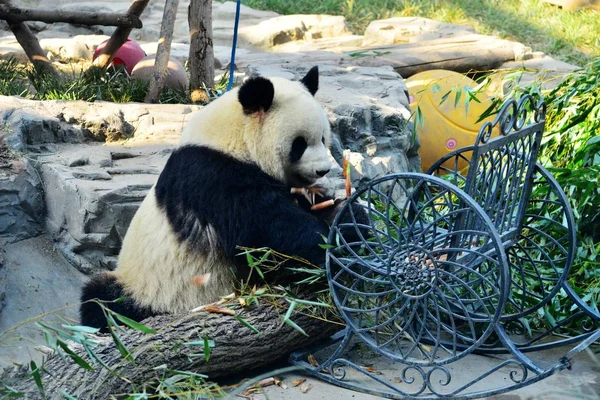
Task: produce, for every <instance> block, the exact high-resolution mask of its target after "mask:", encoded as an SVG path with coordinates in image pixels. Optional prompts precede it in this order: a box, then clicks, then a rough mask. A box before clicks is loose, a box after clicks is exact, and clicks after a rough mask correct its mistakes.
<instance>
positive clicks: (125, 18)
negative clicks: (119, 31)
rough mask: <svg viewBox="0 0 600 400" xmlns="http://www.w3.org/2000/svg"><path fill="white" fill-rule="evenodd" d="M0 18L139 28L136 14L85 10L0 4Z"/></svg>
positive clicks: (139, 23)
mask: <svg viewBox="0 0 600 400" xmlns="http://www.w3.org/2000/svg"><path fill="white" fill-rule="evenodd" d="M0 19H5V20H8V19H10V20H11V21H13V22H25V21H41V22H45V23H47V24H53V23H55V22H66V23H69V24H81V25H88V26H89V25H104V26H123V27H131V28H138V29H139V28H141V27H142V21H141V20H140V18H139V17H138V16H135V15H131V14H117V13H91V12H85V11H64V10H36V9H31V8H20V7H15V6H12V5H6V4H0Z"/></svg>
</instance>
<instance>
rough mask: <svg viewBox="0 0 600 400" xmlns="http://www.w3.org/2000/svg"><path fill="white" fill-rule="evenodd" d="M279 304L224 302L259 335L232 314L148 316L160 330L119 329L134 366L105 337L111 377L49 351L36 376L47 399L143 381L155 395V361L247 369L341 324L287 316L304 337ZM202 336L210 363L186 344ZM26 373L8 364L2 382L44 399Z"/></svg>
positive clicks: (225, 370) (117, 390)
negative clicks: (207, 344)
mask: <svg viewBox="0 0 600 400" xmlns="http://www.w3.org/2000/svg"><path fill="white" fill-rule="evenodd" d="M284 303H285V301H283V300H279V301H277V304H278V305H279V308H278V307H276V306H274V305H273V304H267V303H266V302H264V300H261V303H260V304H259V305H253V306H248V307H245V308H242V307H241V306H240V305H239V304H238V303H237V302H235V304H225V305H223V306H222V307H227V308H228V309H230V310H234V311H235V312H236V313H237V315H239V316H240V317H242V318H243V319H244V320H245V321H247V322H248V323H249V324H251V325H252V326H254V327H255V328H256V329H258V331H259V333H258V334H257V333H254V332H253V331H251V330H250V329H249V328H248V327H246V326H244V325H243V324H242V323H241V322H239V321H238V320H237V319H236V318H235V317H233V316H229V315H223V314H217V313H208V312H205V311H200V312H197V313H192V314H186V315H170V316H167V315H166V316H159V317H154V318H149V319H147V320H146V321H144V324H145V325H147V326H149V327H153V328H155V329H156V330H157V331H158V332H157V333H156V334H154V335H151V334H144V333H141V332H138V331H132V330H127V331H126V332H125V333H121V334H120V336H121V340H122V342H123V343H124V344H125V346H126V347H127V348H128V349H129V350H130V351H131V354H132V355H133V357H134V358H135V363H131V362H129V361H126V360H124V359H123V357H122V356H121V355H120V353H119V351H118V349H117V348H116V347H115V345H114V343H113V341H112V339H110V338H106V337H103V338H102V339H104V340H103V342H104V343H103V344H101V345H100V346H99V347H97V348H96V349H95V350H94V351H95V353H96V354H98V355H99V356H100V357H101V358H102V359H103V360H104V361H105V362H106V363H107V364H108V365H109V366H110V367H111V368H112V369H113V370H114V371H115V374H111V373H110V372H109V371H107V370H106V369H104V368H102V367H101V366H100V365H97V364H96V365H94V364H92V365H93V366H94V370H93V371H88V370H84V369H83V368H81V367H79V366H78V365H76V364H75V363H74V362H72V361H69V363H67V364H65V363H64V362H63V361H62V360H61V358H60V357H58V356H56V355H51V356H49V358H48V359H47V360H46V362H45V363H44V372H42V373H41V380H42V383H43V386H44V391H45V393H46V396H47V398H48V399H59V398H60V399H63V398H64V397H62V396H61V395H60V394H59V391H64V392H66V393H68V394H70V395H71V396H74V397H76V398H78V399H106V398H108V397H109V395H110V394H113V395H116V394H125V393H134V392H136V390H137V391H138V392H140V391H141V390H142V388H143V387H144V386H143V384H145V387H146V390H148V392H150V393H152V385H155V384H156V382H157V377H158V375H159V374H161V373H162V372H161V371H164V370H162V369H161V370H158V371H157V370H155V369H154V368H156V367H158V366H161V365H166V366H167V368H169V369H171V370H183V371H190V372H195V373H200V374H206V375H208V376H209V379H212V378H216V377H222V376H225V375H232V374H236V373H240V372H247V371H248V370H250V369H253V368H257V367H261V366H265V365H268V364H269V363H272V362H273V361H276V360H278V359H281V358H282V357H285V356H287V355H288V354H289V353H291V352H293V351H295V350H297V349H300V348H303V347H306V346H309V345H314V344H315V343H316V342H318V341H320V340H323V339H325V338H327V337H329V336H330V335H331V334H333V333H335V332H336V331H338V330H339V329H340V328H341V326H340V325H339V324H334V323H328V322H323V321H322V320H320V319H316V318H314V317H310V316H308V315H304V314H301V313H298V312H294V313H293V315H292V317H291V319H292V320H293V321H294V322H295V323H297V324H298V325H299V326H300V327H302V328H303V329H304V331H305V332H306V334H307V335H308V336H304V335H303V334H302V333H300V332H299V331H298V330H296V329H294V328H292V327H290V326H289V325H288V324H285V323H283V320H282V316H283V314H285V308H286V307H287V306H286V305H283V304H284ZM282 305H283V306H282ZM282 307H283V308H282ZM203 338H208V339H210V340H213V341H214V347H213V348H212V349H211V354H210V359H209V361H208V362H206V361H205V358H204V347H203V345H202V344H200V345H185V344H184V343H187V342H198V341H200V342H202V343H203ZM71 348H73V350H75V352H76V353H78V354H80V355H82V357H83V358H85V359H86V360H87V361H88V362H90V364H91V361H90V360H89V357H87V355H86V354H85V351H84V350H81V349H78V348H75V346H74V345H72V346H71ZM192 354H195V355H197V356H191V355H192ZM190 357H191V359H190ZM67 358H68V357H67ZM28 372H30V371H28V370H27V367H20V368H13V369H9V368H7V369H5V371H4V372H3V373H2V376H0V380H1V381H2V382H3V383H4V384H7V385H8V386H10V387H12V388H13V389H16V390H19V391H22V392H24V394H25V398H27V399H37V398H41V395H40V394H39V391H38V388H37V387H36V384H35V382H34V380H33V378H31V376H26V375H27V373H28Z"/></svg>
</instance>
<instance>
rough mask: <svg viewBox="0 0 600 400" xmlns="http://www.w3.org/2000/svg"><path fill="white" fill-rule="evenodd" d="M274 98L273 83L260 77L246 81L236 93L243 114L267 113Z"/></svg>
mask: <svg viewBox="0 0 600 400" xmlns="http://www.w3.org/2000/svg"><path fill="white" fill-rule="evenodd" d="M274 96H275V88H274V87H273V83H272V82H271V81H270V80H268V79H267V78H263V77H262V76H254V77H252V78H250V79H248V80H246V81H245V82H244V83H243V84H242V87H240V91H239V92H238V100H239V101H240V103H241V104H242V107H243V108H244V114H254V113H256V112H259V111H269V108H271V105H272V104H273V97H274Z"/></svg>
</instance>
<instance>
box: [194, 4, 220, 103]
mask: <svg viewBox="0 0 600 400" xmlns="http://www.w3.org/2000/svg"><path fill="white" fill-rule="evenodd" d="M188 23H189V26H190V57H189V67H190V92H191V98H192V101H193V102H200V101H207V100H208V96H207V95H206V92H205V91H204V87H203V84H204V85H205V86H206V87H207V88H212V87H213V86H214V80H215V55H214V50H213V34H212V0H191V1H190V6H189V9H188Z"/></svg>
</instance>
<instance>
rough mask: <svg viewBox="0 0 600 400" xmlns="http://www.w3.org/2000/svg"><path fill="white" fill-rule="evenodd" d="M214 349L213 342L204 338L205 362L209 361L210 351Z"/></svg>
mask: <svg viewBox="0 0 600 400" xmlns="http://www.w3.org/2000/svg"><path fill="white" fill-rule="evenodd" d="M213 347H215V342H214V341H213V340H208V338H207V337H206V336H205V337H204V359H205V360H206V362H208V360H210V349H211V348H213Z"/></svg>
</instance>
